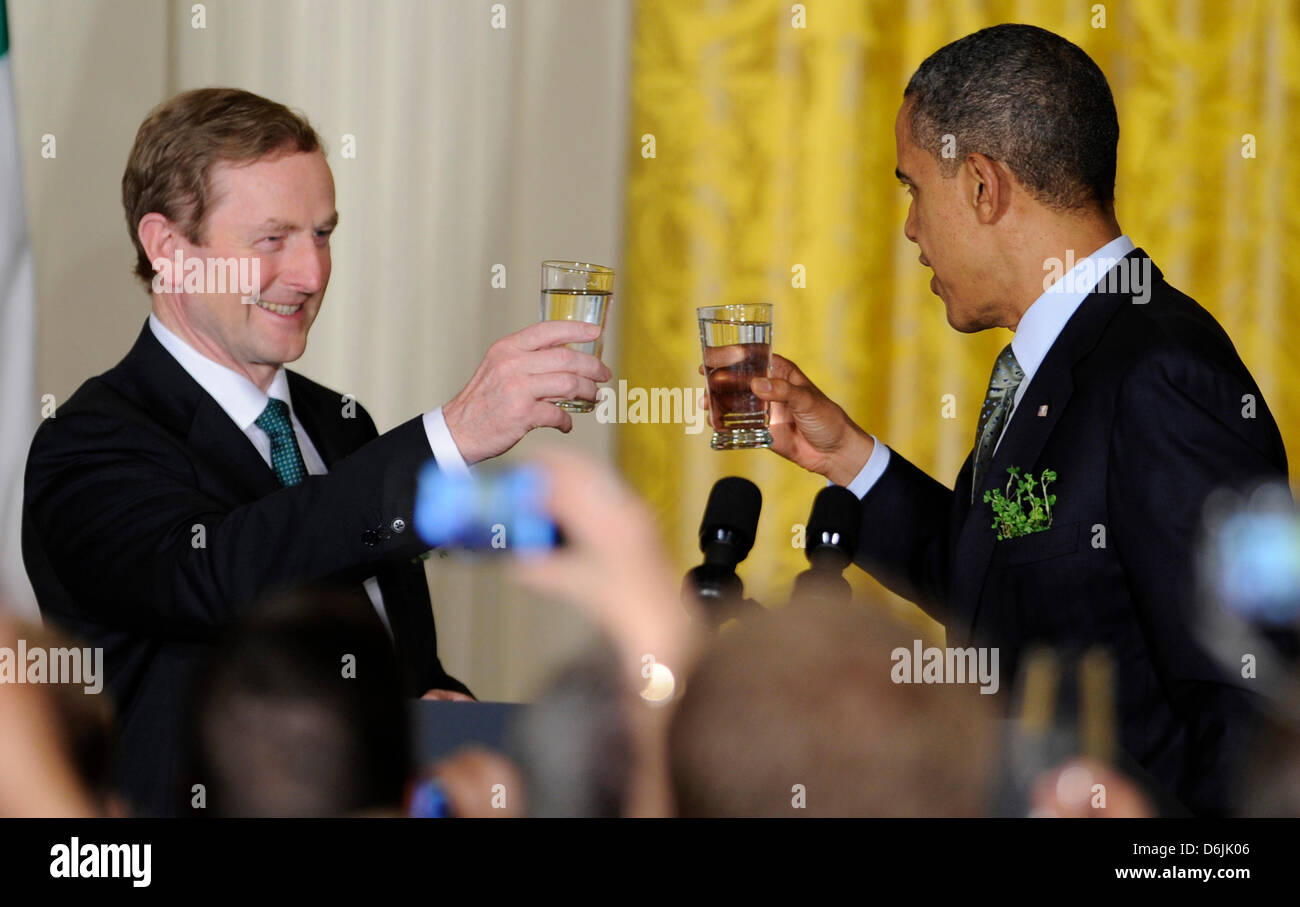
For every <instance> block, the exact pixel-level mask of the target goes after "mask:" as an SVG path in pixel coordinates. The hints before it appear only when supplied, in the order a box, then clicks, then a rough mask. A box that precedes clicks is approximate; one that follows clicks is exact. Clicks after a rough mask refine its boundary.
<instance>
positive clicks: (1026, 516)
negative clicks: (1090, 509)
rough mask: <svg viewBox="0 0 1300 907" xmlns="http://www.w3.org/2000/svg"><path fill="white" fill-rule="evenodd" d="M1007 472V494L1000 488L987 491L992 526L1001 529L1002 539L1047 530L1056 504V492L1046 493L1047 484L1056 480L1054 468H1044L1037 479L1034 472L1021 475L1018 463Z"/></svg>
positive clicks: (986, 498) (999, 531)
mask: <svg viewBox="0 0 1300 907" xmlns="http://www.w3.org/2000/svg"><path fill="white" fill-rule="evenodd" d="M1007 472H1009V473H1010V474H1011V478H1010V479H1008V480H1007V490H1006V492H1005V493H1003V491H1002V489H1001V488H992V489H990V490H988V491H986V492H984V503H986V504H992V505H993V527H992V528H994V529H996V530H997V531H998V541H999V542H1000V541H1002V540H1003V539H1014V538H1020V536H1022V535H1029V534H1030V533H1033V532H1042V531H1043V530H1044V529H1047V528H1048V527H1049V526H1051V525H1052V505H1053V504H1055V503H1056V495H1054V494H1048V493H1047V486H1048V485H1050V484H1052V483H1053V482H1055V481H1056V473H1055V472H1053V471H1052V470H1050V469H1044V470H1043V475H1042V477H1041V478H1040V479H1037V480H1036V479H1035V478H1034V474H1033V473H1031V472H1027V473H1025V474H1024V475H1023V476H1022V475H1021V474H1020V467H1019V466H1011V467H1008V469H1007ZM1040 492H1041V497H1040V495H1039V493H1040Z"/></svg>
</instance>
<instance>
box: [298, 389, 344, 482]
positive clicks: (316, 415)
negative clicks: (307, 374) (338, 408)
mask: <svg viewBox="0 0 1300 907" xmlns="http://www.w3.org/2000/svg"><path fill="white" fill-rule="evenodd" d="M312 390H313V389H312V387H311V386H310V385H308V384H307V383H306V381H305V380H304V379H303V378H301V377H300V376H299V375H298V374H296V373H295V372H289V394H290V395H291V396H292V397H293V414H294V415H295V416H297V417H298V421H299V422H301V423H302V427H303V430H304V431H306V432H307V436H308V437H310V438H311V443H312V444H314V445H315V446H316V452H317V453H318V454H320V458H321V459H322V460H324V461H325V466H326V468H332V467H333V466H334V464H335V462H337V461H338V460H341V459H343V458H344V457H346V456H347V455H348V454H350V453H352V451H351V450H349V449H346V445H345V441H344V438H343V437H342V435H341V434H340V433H339V431H337V428H336V427H335V425H334V420H332V419H331V417H330V414H329V410H328V407H329V406H332V405H333V401H334V399H335V398H333V397H331V398H330V399H329V402H328V403H326V402H325V401H323V400H321V399H320V398H319V396H318V395H317V394H315V393H312ZM331 429H334V430H331Z"/></svg>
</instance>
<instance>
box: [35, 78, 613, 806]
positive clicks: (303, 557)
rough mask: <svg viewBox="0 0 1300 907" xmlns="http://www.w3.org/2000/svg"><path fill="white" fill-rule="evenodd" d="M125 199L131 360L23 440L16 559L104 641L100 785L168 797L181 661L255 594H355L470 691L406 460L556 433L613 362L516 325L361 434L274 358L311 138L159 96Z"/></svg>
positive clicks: (321, 222) (466, 455) (306, 309)
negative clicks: (433, 585)
mask: <svg viewBox="0 0 1300 907" xmlns="http://www.w3.org/2000/svg"><path fill="white" fill-rule="evenodd" d="M122 200H123V205H124V207H125V209H126V219H127V225H128V227H129V229H130V232H131V239H132V242H133V243H134V244H135V250H136V258H137V262H136V273H137V275H138V276H139V277H140V278H141V280H143V281H144V282H145V283H146V284H148V285H149V286H150V288H151V291H152V295H151V299H152V310H153V311H152V314H151V315H150V316H149V319H148V322H147V323H146V324H145V325H144V328H143V330H141V332H140V335H139V338H138V339H137V340H136V342H135V345H134V346H133V347H132V349H131V350H130V352H129V353H127V355H126V358H124V359H123V360H122V361H121V362H120V363H119V364H118V365H117V366H116V367H114V368H113V369H111V370H109V371H108V372H106V373H104V374H103V375H100V376H98V377H96V378H92V379H90V380H89V381H87V382H86V383H85V384H84V385H82V387H81V388H80V389H79V390H78V391H77V392H76V393H75V394H74V395H73V396H72V397H71V398H70V399H69V400H68V401H67V402H66V403H65V404H64V405H63V406H61V407H60V408H59V410H58V412H57V414H56V417H55V418H53V419H49V420H47V421H46V422H45V423H44V424H43V425H42V426H41V427H40V429H39V430H38V431H37V433H36V437H35V439H34V441H33V443H32V448H31V453H30V455H29V458H28V466H27V476H26V487H25V502H24V519H23V553H24V559H25V561H26V565H27V570H28V573H29V574H30V576H31V579H32V584H33V586H34V587H35V590H36V594H37V598H38V601H39V603H40V607H41V612H42V614H43V615H44V616H45V617H46V619H49V620H51V621H53V622H55V623H56V624H58V625H60V626H62V627H64V628H66V629H67V630H69V631H71V632H73V633H75V634H77V635H78V636H80V637H81V638H83V639H84V640H86V641H87V642H89V643H90V644H92V645H95V646H102V647H103V648H104V654H105V666H106V673H107V675H108V685H109V687H110V688H111V690H112V693H113V694H114V696H115V699H116V701H117V705H118V709H119V712H120V730H121V738H120V741H119V748H118V758H117V780H118V783H119V784H120V785H121V786H122V788H123V790H124V791H125V792H126V793H127V794H129V795H130V796H132V797H133V798H134V799H135V800H136V802H137V803H138V804H139V805H140V806H141V807H143V808H145V809H147V810H152V811H157V812H167V811H169V809H170V808H172V807H173V805H174V803H175V799H174V797H173V793H174V792H173V791H171V790H170V789H169V788H170V785H171V782H172V779H173V777H174V776H175V773H176V770H177V759H178V745H179V740H178V735H179V727H180V724H181V717H182V711H183V708H184V703H185V695H186V693H187V685H188V682H189V680H190V678H191V674H192V672H193V668H194V665H195V664H196V663H197V661H198V660H199V659H200V658H201V657H202V656H203V654H204V652H205V650H206V649H207V648H208V647H210V646H211V645H212V644H213V642H214V641H215V640H216V639H217V638H218V635H219V633H220V632H221V630H222V629H223V627H225V626H226V625H227V624H228V623H229V622H230V620H231V618H232V617H234V616H235V615H236V614H238V613H239V612H241V611H242V610H244V609H247V608H248V607H250V606H251V605H253V604H254V603H255V602H256V601H257V600H259V599H261V598H263V597H265V596H266V595H268V594H269V593H271V592H274V591H277V590H280V589H283V588H286V587H293V586H300V585H304V584H308V583H322V582H331V583H335V584H339V585H342V586H344V587H350V588H352V589H355V590H356V592H357V594H361V592H362V590H364V593H365V595H366V597H367V598H368V599H369V601H370V603H371V604H372V605H373V607H374V611H375V618H376V620H378V621H381V622H382V623H383V624H384V626H385V627H386V628H387V630H388V633H389V635H390V637H391V638H392V640H393V643H394V649H395V655H396V659H397V662H398V666H399V668H400V671H401V675H402V677H403V682H404V686H405V689H406V692H407V693H408V694H409V695H412V696H420V695H422V694H425V695H429V696H431V697H432V698H443V699H468V698H470V696H469V691H468V690H467V689H466V687H465V686H464V684H462V683H460V681H458V680H456V679H455V678H453V677H451V676H449V675H448V674H447V673H446V671H444V670H443V667H442V664H441V662H440V661H439V659H438V653H437V640H436V634H435V630H434V622H433V612H432V609H431V606H430V600H429V593H428V587H427V584H426V581H425V576H424V569H423V566H422V563H421V561H420V560H419V559H418V555H419V554H421V553H422V552H423V551H424V550H425V547H426V546H424V545H423V544H422V543H421V542H420V540H419V539H418V538H417V537H416V534H415V532H414V530H413V529H412V528H411V526H412V510H413V496H414V490H415V476H416V473H417V470H418V469H419V467H420V466H421V464H422V463H423V462H425V461H427V460H428V459H429V458H430V457H435V458H436V460H437V463H438V465H439V467H440V468H442V469H448V470H464V469H467V468H468V465H469V464H473V463H475V462H478V461H480V460H483V459H486V458H488V457H493V456H496V455H498V454H500V453H502V452H504V451H506V450H508V449H509V448H510V447H512V446H513V445H514V444H515V443H516V442H517V441H518V440H519V439H520V438H521V437H522V436H523V435H524V434H526V433H527V432H528V431H530V430H532V429H533V428H537V427H540V426H551V427H554V428H558V429H560V430H561V431H566V432H567V431H569V430H570V429H571V428H572V422H571V421H570V416H569V415H568V414H567V413H565V412H564V411H563V410H561V409H560V408H559V407H557V406H555V405H554V404H553V403H552V402H551V401H553V400H555V399H561V398H565V397H571V396H574V395H576V396H579V397H583V398H586V399H590V400H594V399H595V397H596V390H597V388H596V382H597V381H604V380H608V378H609V371H608V369H606V368H605V366H604V365H603V364H602V363H601V362H600V361H599V360H598V359H596V358H595V357H594V356H590V355H587V354H585V353H580V352H575V351H572V350H570V349H567V348H566V347H564V345H563V344H565V343H570V342H581V341H589V340H592V339H594V337H595V336H596V334H597V333H598V329H597V328H596V327H595V326H594V325H587V324H582V323H563V322H552V323H544V324H536V325H532V326H529V327H527V328H525V329H524V330H521V331H519V332H518V333H516V334H512V335H510V336H508V337H505V338H503V339H501V340H499V341H497V342H496V343H495V344H493V345H492V346H491V347H490V348H489V350H488V352H487V355H486V356H485V357H484V359H483V361H482V363H481V364H480V366H479V368H478V370H477V371H476V372H475V374H474V376H473V377H472V378H471V379H470V381H469V383H468V384H467V385H466V387H465V388H464V389H463V390H462V391H461V392H460V393H459V394H457V395H456V396H455V397H454V398H453V399H452V400H450V401H449V402H448V403H447V404H446V405H444V406H440V407H435V408H433V409H430V410H429V411H428V412H425V413H422V414H420V415H417V416H415V417H414V418H412V419H411V420H410V421H408V422H406V423H404V424H402V425H399V426H398V427H397V428H394V429H393V430H391V431H389V432H386V433H385V434H383V435H380V434H379V433H378V432H377V431H376V429H375V425H374V422H373V421H372V420H371V419H370V416H369V415H368V414H367V413H366V411H365V410H364V409H363V408H361V407H360V406H359V405H358V404H356V402H355V401H354V400H352V398H350V397H348V396H345V395H342V394H339V393H338V392H336V391H332V390H329V389H328V388H325V387H322V386H321V385H319V384H316V383H315V382H313V381H311V380H309V379H307V378H305V377H303V376H301V375H299V374H296V373H294V372H290V371H288V370H286V369H285V367H284V364H285V363H287V362H292V361H294V360H296V359H298V358H299V357H300V356H301V355H302V354H303V351H304V350H305V348H306V344H307V334H308V331H309V330H310V329H311V326H312V323H313V322H314V320H315V318H316V315H317V314H318V312H319V310H320V307H321V302H322V300H323V298H324V295H325V288H326V286H327V284H328V283H329V277H330V235H331V233H332V232H333V230H334V227H335V225H336V223H337V222H338V213H337V211H336V210H335V207H334V182H333V178H332V176H331V174H330V168H329V166H328V164H326V162H325V155H324V152H323V150H322V146H321V143H320V140H319V137H318V136H317V135H316V133H315V131H314V130H313V129H312V127H311V126H310V124H309V123H308V122H307V121H306V120H305V119H304V118H303V117H301V116H300V115H298V114H296V113H294V112H292V111H290V110H289V109H288V108H286V107H284V106H282V105H280V104H277V103H275V102H273V101H270V100H267V99H265V98H261V97H258V96H257V95H254V94H250V93H248V92H245V91H238V90H234V89H202V90H198V91H192V92H187V93H185V94H182V95H179V96H177V97H175V98H173V99H171V100H169V101H167V102H165V103H164V104H162V105H160V106H159V107H158V108H157V109H155V110H154V111H153V112H152V113H151V114H150V115H149V117H148V118H147V119H146V120H145V122H144V123H143V124H142V125H141V127H140V130H139V132H138V134H137V136H136V141H135V145H134V147H133V148H132V150H131V154H130V158H129V159H128V162H127V167H126V172H125V175H124V176H123V178H122ZM186 261H190V262H199V263H200V264H201V265H202V267H200V268H198V269H191V268H189V267H188V266H186V265H184V262H186ZM231 262H234V263H236V265H237V266H236V267H234V268H231V269H227V263H231ZM173 263H176V264H173ZM213 263H216V264H217V267H212V264H213ZM177 264H179V265H180V267H179V268H178V267H177ZM200 272H201V273H200ZM246 275H256V276H257V279H256V280H255V281H253V283H252V285H251V286H243V287H242V289H241V288H240V287H237V286H235V284H236V283H244V282H245V281H244V279H243V278H244V277H245V276H246ZM216 284H220V285H216Z"/></svg>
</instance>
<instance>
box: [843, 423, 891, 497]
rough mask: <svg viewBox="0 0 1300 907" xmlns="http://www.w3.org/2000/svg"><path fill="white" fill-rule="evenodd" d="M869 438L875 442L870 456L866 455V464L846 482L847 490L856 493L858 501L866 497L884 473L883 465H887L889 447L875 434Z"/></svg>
mask: <svg viewBox="0 0 1300 907" xmlns="http://www.w3.org/2000/svg"><path fill="white" fill-rule="evenodd" d="M871 440H872V441H875V442H876V444H875V446H874V447H872V448H871V456H869V457H867V465H865V466H863V467H862V471H861V472H859V473H858V474H857V475H856V476H854V478H853V481H852V482H850V483H849V484H848V489H849V491H851V492H853V493H854V494H855V495H857V498H858V500H859V501H860V500H862V499H863V498H864V497H866V495H867V492H868V491H870V490H871V488H872V486H874V485H875V484H876V482H877V481H878V480H879V479H880V477H881V476H882V475H883V474H884V472H885V467H886V466H888V465H889V448H888V447H886V446H885V445H884V444H882V443H881V442H880V439H879V438H877V437H876V436H875V435H872V436H871Z"/></svg>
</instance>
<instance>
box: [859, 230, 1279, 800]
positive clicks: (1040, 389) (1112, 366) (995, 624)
mask: <svg viewBox="0 0 1300 907" xmlns="http://www.w3.org/2000/svg"><path fill="white" fill-rule="evenodd" d="M1146 257H1147V256H1146V254H1145V253H1144V252H1142V250H1140V249H1139V250H1135V251H1134V252H1132V253H1130V256H1129V258H1130V264H1131V265H1136V264H1137V263H1138V262H1140V261H1141V259H1143V258H1146ZM1151 277H1152V281H1153V284H1154V286H1153V287H1152V290H1151V292H1152V295H1151V298H1150V300H1149V301H1148V302H1146V303H1135V302H1133V301H1132V299H1131V297H1130V295H1128V294H1123V293H1106V292H1094V293H1093V294H1092V295H1090V296H1089V297H1088V298H1086V299H1085V300H1084V301H1083V303H1082V304H1081V305H1080V307H1079V308H1078V310H1077V311H1076V312H1075V313H1074V315H1073V316H1072V317H1071V318H1070V320H1069V321H1068V322H1067V323H1066V325H1065V327H1064V329H1063V330H1062V332H1061V334H1060V335H1059V336H1058V337H1057V339H1056V342H1055V343H1054V344H1053V345H1052V347H1051V349H1050V350H1049V351H1048V353H1047V355H1046V357H1045V358H1044V360H1043V362H1042V364H1041V366H1040V367H1039V369H1038V371H1037V372H1036V373H1035V374H1034V377H1033V380H1032V382H1031V383H1030V384H1029V385H1028V387H1027V388H1026V392H1025V394H1024V396H1023V398H1022V399H1021V401H1020V404H1019V405H1018V406H1017V407H1016V409H1015V410H1014V411H1013V413H1012V417H1011V420H1010V422H1009V423H1008V425H1007V428H1006V432H1005V434H1004V435H1003V437H1002V441H1001V445H1000V446H999V447H998V449H997V452H996V454H995V455H994V457H993V459H992V461H991V463H990V466H989V469H988V471H987V478H986V479H985V480H984V487H983V488H981V489H979V490H978V491H979V493H978V494H977V495H976V504H975V505H974V507H972V506H971V503H970V487H971V473H972V468H971V463H972V460H971V457H970V456H968V457H967V458H966V462H965V465H964V466H963V467H962V469H961V472H960V473H959V474H958V476H957V483H956V488H955V489H953V490H949V489H948V488H946V487H945V486H943V485H941V484H940V483H939V482H937V481H935V480H934V479H933V478H931V477H930V476H928V475H926V474H925V473H924V472H922V471H921V470H920V469H918V468H917V467H916V466H914V465H913V464H912V463H910V462H908V461H907V460H906V459H904V458H903V457H901V456H899V455H898V453H897V452H896V451H892V452H891V458H890V462H889V465H888V467H887V468H886V470H885V472H884V473H883V474H882V476H881V478H880V480H879V481H878V482H877V483H876V485H875V486H874V487H873V488H872V489H871V490H870V491H869V492H868V493H867V494H866V495H865V496H864V498H863V509H862V513H863V524H862V532H861V541H860V545H859V552H858V557H857V559H856V560H857V563H858V564H859V565H861V566H863V567H864V568H866V569H867V570H868V571H870V572H872V573H873V574H875V575H876V576H877V577H878V578H879V579H880V580H881V581H882V582H884V584H885V585H886V586H888V587H889V588H891V589H893V590H894V591H896V592H898V593H900V594H902V595H903V596H905V597H907V598H910V599H911V600H913V601H915V602H917V603H919V604H921V605H922V606H923V607H924V608H925V609H926V610H927V611H928V612H929V613H930V614H931V616H933V617H934V618H935V619H937V620H939V621H940V622H941V623H943V624H944V626H945V627H946V629H947V633H948V640H949V642H948V644H949V645H950V646H958V645H961V646H964V645H970V644H978V645H990V646H998V647H999V656H1000V668H1001V673H1002V678H1003V684H1004V686H1005V685H1007V684H1008V683H1013V682H1014V678H1015V674H1016V668H1017V662H1018V660H1019V657H1020V655H1021V654H1022V653H1023V651H1024V649H1025V648H1026V646H1028V645H1030V644H1031V643H1042V644H1046V645H1051V646H1054V647H1058V648H1060V649H1064V650H1066V651H1069V652H1073V653H1074V654H1077V653H1078V652H1079V651H1080V650H1082V649H1083V648H1084V647H1087V646H1090V645H1102V646H1105V647H1107V648H1108V649H1109V651H1110V653H1111V655H1112V657H1113V658H1114V660H1115V665H1116V670H1117V678H1116V681H1117V693H1116V699H1117V701H1116V706H1117V711H1118V721H1119V724H1120V727H1119V741H1120V744H1121V745H1122V746H1123V747H1124V749H1126V750H1127V752H1128V753H1129V754H1130V755H1131V756H1132V757H1133V759H1135V760H1136V761H1137V762H1138V763H1139V764H1141V765H1142V766H1144V767H1145V769H1146V770H1147V771H1148V772H1149V774H1150V775H1151V776H1152V777H1153V778H1154V779H1155V780H1156V782H1157V783H1159V784H1160V785H1163V786H1164V787H1165V788H1166V789H1167V791H1168V792H1170V793H1172V794H1173V795H1174V796H1175V797H1177V798H1178V799H1179V800H1181V801H1182V802H1183V803H1185V804H1186V805H1187V807H1188V808H1189V809H1191V810H1192V811H1194V812H1202V813H1215V812H1221V811H1223V810H1225V809H1227V808H1228V799H1229V785H1230V784H1231V782H1232V781H1233V780H1234V779H1233V773H1234V771H1235V767H1236V765H1237V761H1238V757H1239V755H1240V751H1241V749H1242V747H1243V746H1244V744H1245V741H1246V737H1247V731H1248V727H1249V722H1250V713H1251V711H1252V709H1253V707H1255V706H1257V705H1258V704H1259V703H1258V699H1257V698H1256V697H1255V695H1254V694H1253V693H1251V692H1249V691H1248V690H1246V689H1244V682H1243V681H1242V680H1241V679H1240V678H1235V679H1234V677H1232V676H1230V675H1227V674H1225V673H1223V672H1222V671H1221V670H1220V669H1219V668H1218V667H1216V664H1215V662H1214V661H1213V660H1212V659H1211V657H1210V655H1209V654H1208V653H1207V652H1206V651H1205V649H1204V648H1203V646H1202V645H1201V643H1200V642H1199V640H1198V639H1197V638H1196V628H1195V627H1194V611H1195V607H1194V595H1195V591H1194V557H1195V548H1196V544H1197V541H1198V528H1199V523H1200V516H1201V507H1202V504H1203V503H1204V501H1205V499H1206V496H1207V495H1208V494H1209V493H1210V491H1211V490H1213V489H1214V488H1216V487H1219V486H1234V485H1240V484H1244V483H1247V482H1249V481H1251V480H1255V479H1259V478H1264V479H1277V480H1282V481H1285V480H1286V477H1287V460H1286V451H1285V450H1284V449H1283V446H1282V437H1281V434H1280V433H1279V431H1278V428H1277V424H1276V423H1275V422H1274V420H1273V417H1272V415H1271V414H1270V413H1269V410H1268V407H1267V406H1266V405H1265V403H1264V399H1263V396H1262V395H1261V394H1260V391H1259V387H1258V386H1257V385H1256V384H1255V381H1254V380H1253V379H1252V378H1251V376H1250V373H1249V372H1248V371H1247V370H1246V367H1245V365H1243V364H1242V362H1241V359H1240V358H1239V357H1238V355H1237V352H1236V350H1235V349H1234V348H1233V345H1232V342H1231V341H1230V340H1229V339H1228V336H1227V334H1225V333H1224V331H1223V329H1222V328H1221V327H1220V326H1219V324H1218V323H1217V322H1216V321H1215V320H1214V318H1213V317H1212V316H1211V315H1210V314H1209V313H1208V312H1206V311H1205V309H1203V308H1201V306H1199V305H1197V304H1196V302H1194V301H1193V300H1192V299H1189V298H1188V297H1187V296H1184V295H1183V294H1182V293H1180V292H1178V291H1177V290H1175V289H1174V288H1173V287H1171V286H1170V285H1169V284H1168V283H1166V282H1165V281H1164V278H1163V276H1162V275H1161V274H1160V272H1159V270H1158V269H1156V268H1155V266H1154V265H1151ZM1246 395H1250V397H1249V398H1247V397H1246ZM1250 399H1253V401H1254V404H1255V409H1254V414H1253V417H1251V418H1248V417H1245V416H1244V415H1243V413H1245V412H1248V410H1247V408H1246V407H1247V402H1248V400H1250ZM1044 406H1045V407H1047V410H1046V415H1043V416H1040V415H1039V412H1040V408H1041V407H1044ZM1009 466H1019V467H1021V469H1022V470H1024V471H1026V472H1032V473H1034V474H1035V475H1039V474H1040V472H1041V470H1042V469H1044V468H1046V469H1052V470H1055V471H1056V473H1057V476H1058V478H1057V481H1056V483H1055V484H1054V485H1052V486H1049V491H1051V492H1054V493H1055V494H1056V495H1057V503H1056V505H1055V507H1054V508H1053V522H1052V524H1051V528H1049V529H1046V530H1044V531H1040V532H1036V533H1033V534H1030V535H1028V536H1024V537H1020V538H1015V539H1009V540H1004V541H995V538H996V533H995V531H994V530H993V529H992V528H991V526H992V523H993V511H992V507H991V505H990V504H986V503H983V496H984V495H983V493H984V490H985V489H989V488H994V487H1002V488H1005V485H1006V482H1007V479H1008V475H1007V468H1008V467H1009ZM1103 533H1104V535H1103ZM1278 641H1279V642H1280V643H1281V644H1282V645H1283V646H1284V647H1289V648H1291V650H1292V651H1294V638H1293V637H1292V638H1290V639H1281V640H1278Z"/></svg>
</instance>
